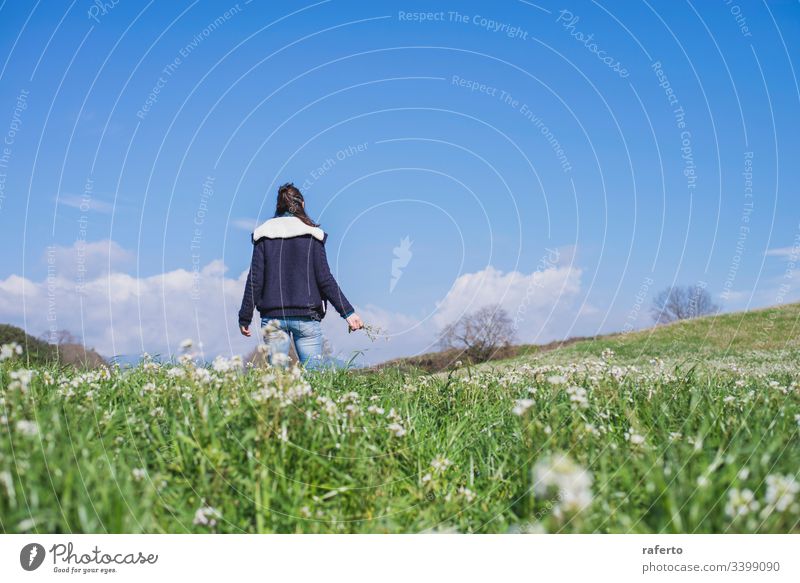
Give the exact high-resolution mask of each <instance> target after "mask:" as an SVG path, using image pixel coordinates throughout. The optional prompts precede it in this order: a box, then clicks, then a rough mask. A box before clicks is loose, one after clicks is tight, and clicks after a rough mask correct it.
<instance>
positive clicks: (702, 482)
mask: <svg viewBox="0 0 800 583" xmlns="http://www.w3.org/2000/svg"><path fill="white" fill-rule="evenodd" d="M708 484H709V481H708V476H706V475H705V474H704V475H702V476H697V487H698V488H705V487H706V486H708Z"/></svg>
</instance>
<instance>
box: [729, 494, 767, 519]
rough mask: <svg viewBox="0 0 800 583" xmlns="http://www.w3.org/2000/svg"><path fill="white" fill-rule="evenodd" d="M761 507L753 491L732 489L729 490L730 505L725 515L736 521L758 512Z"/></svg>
mask: <svg viewBox="0 0 800 583" xmlns="http://www.w3.org/2000/svg"><path fill="white" fill-rule="evenodd" d="M759 506H760V505H759V503H758V500H756V497H755V494H753V491H752V490H749V489H747V488H745V489H744V490H739V489H738V488H731V489H730V490H728V503H727V504H726V505H725V514H727V515H728V516H730V517H731V518H733V519H736V518H739V517H742V516H747V515H748V514H750V513H751V512H756V511H758V508H759Z"/></svg>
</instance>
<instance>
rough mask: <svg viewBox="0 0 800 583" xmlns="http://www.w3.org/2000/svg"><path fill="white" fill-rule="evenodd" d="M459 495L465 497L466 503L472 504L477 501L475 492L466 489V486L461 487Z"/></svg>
mask: <svg viewBox="0 0 800 583" xmlns="http://www.w3.org/2000/svg"><path fill="white" fill-rule="evenodd" d="M458 493H459V494H460V495H461V496H463V497H464V500H466V501H467V503H470V502H472V501H473V500H475V492H473V491H472V490H470V489H469V488H466V487H464V486H461V487H460V488H459V489H458Z"/></svg>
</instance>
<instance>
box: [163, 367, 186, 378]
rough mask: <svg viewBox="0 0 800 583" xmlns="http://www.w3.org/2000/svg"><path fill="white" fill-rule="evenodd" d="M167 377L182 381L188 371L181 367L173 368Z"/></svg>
mask: <svg viewBox="0 0 800 583" xmlns="http://www.w3.org/2000/svg"><path fill="white" fill-rule="evenodd" d="M167 376H168V377H169V378H171V379H182V378H183V377H185V376H186V371H185V370H183V369H182V368H180V367H177V366H173V367H172V368H171V369H169V370H168V371H167Z"/></svg>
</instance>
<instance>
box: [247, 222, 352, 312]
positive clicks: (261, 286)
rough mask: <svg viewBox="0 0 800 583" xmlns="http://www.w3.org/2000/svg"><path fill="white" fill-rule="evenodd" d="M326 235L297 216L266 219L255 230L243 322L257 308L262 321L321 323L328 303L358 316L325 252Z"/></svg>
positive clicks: (339, 310) (341, 310) (338, 310)
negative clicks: (303, 318)
mask: <svg viewBox="0 0 800 583" xmlns="http://www.w3.org/2000/svg"><path fill="white" fill-rule="evenodd" d="M327 239H328V235H327V234H326V233H324V232H323V231H322V229H320V228H317V227H310V226H308V225H306V224H305V223H304V222H303V221H301V220H300V219H298V218H296V217H293V216H282V217H276V218H274V219H270V220H268V221H267V222H266V223H264V224H263V225H261V226H260V227H258V228H257V229H256V230H255V231H254V232H253V259H252V261H251V263H250V272H249V273H248V275H247V282H246V284H245V286H244V297H243V298H242V307H241V309H240V310H239V324H240V325H241V326H249V325H250V322H251V320H252V319H253V308H254V307H255V308H257V309H258V311H259V313H260V314H261V317H262V318H284V317H288V316H310V317H311V318H313V319H315V320H321V319H322V318H323V317H324V316H325V311H326V306H327V302H330V303H331V304H332V305H333V307H334V308H336V311H337V312H338V313H339V315H340V316H342V318H347V317H348V316H349V315H350V314H352V313H353V312H354V310H353V306H352V305H351V304H350V302H348V301H347V298H346V297H345V296H344V294H343V293H342V290H341V289H339V285H338V284H337V283H336V280H335V279H334V277H333V275H332V274H331V270H330V267H329V266H328V257H327V255H326V253H325V241H326V240H327Z"/></svg>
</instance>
